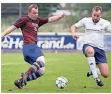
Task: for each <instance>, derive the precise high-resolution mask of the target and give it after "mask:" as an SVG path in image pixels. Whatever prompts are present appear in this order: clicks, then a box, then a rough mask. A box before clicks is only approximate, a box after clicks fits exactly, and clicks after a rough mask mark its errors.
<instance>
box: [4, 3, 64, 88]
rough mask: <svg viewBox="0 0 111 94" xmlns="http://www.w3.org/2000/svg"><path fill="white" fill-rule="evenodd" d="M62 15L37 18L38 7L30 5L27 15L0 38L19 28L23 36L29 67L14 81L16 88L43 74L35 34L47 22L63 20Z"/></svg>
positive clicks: (43, 65) (41, 56)
mask: <svg viewBox="0 0 111 94" xmlns="http://www.w3.org/2000/svg"><path fill="white" fill-rule="evenodd" d="M64 16H65V15H64V13H63V14H61V15H59V16H52V17H49V18H39V17H38V6H37V5H36V4H32V5H30V6H29V7H28V15H27V16H23V17H21V18H20V19H19V20H17V21H16V22H15V23H14V24H13V25H12V26H10V27H9V28H8V29H7V30H5V31H4V32H3V33H2V38H3V37H4V36H5V35H7V34H9V33H11V32H12V31H14V30H15V29H16V28H20V29H21V31H22V34H23V41H24V45H23V55H24V60H25V61H26V62H28V63H29V64H30V65H31V66H30V68H29V69H28V70H27V71H26V72H25V73H22V74H21V78H20V79H18V80H15V82H14V84H15V86H16V87H18V88H19V89H21V88H22V87H23V86H24V85H26V84H27V82H28V81H32V80H35V79H37V78H38V77H41V76H42V75H43V74H44V68H45V60H44V55H43V53H42V51H41V49H40V48H39V47H38V46H37V32H38V28H39V27H40V26H42V25H44V24H46V23H48V22H55V21H58V20H60V19H61V18H63V17H64Z"/></svg>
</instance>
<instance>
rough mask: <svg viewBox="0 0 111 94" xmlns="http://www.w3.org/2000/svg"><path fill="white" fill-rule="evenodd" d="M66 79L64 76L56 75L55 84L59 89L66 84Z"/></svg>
mask: <svg viewBox="0 0 111 94" xmlns="http://www.w3.org/2000/svg"><path fill="white" fill-rule="evenodd" d="M67 83H68V80H67V79H66V78H65V77H62V76H61V77H58V78H57V79H56V86H57V87H58V88H60V89H63V88H65V87H66V86H67Z"/></svg>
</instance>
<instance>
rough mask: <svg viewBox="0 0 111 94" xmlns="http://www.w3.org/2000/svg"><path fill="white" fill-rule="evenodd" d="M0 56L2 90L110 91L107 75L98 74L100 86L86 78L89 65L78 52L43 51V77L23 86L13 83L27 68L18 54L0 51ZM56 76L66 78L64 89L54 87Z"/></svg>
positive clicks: (9, 91) (38, 91)
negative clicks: (100, 81) (0, 54)
mask: <svg viewBox="0 0 111 94" xmlns="http://www.w3.org/2000/svg"><path fill="white" fill-rule="evenodd" d="M1 59H2V63H1V75H2V76H1V92H2V93H84V92H85V93H111V74H110V75H109V78H107V79H104V78H103V77H101V76H100V78H101V79H102V81H103V82H104V86H103V87H98V86H97V85H96V83H95V82H94V80H93V78H92V77H89V78H87V77H86V73H87V72H88V71H89V66H88V64H87V59H86V58H85V56H83V54H82V53H81V52H73V53H65V52H63V53H45V59H46V69H45V74H44V76H43V77H41V78H40V79H37V80H34V81H31V82H29V83H28V85H27V86H25V87H24V88H23V89H18V88H16V87H15V86H14V81H15V80H16V79H18V78H19V77H20V73H21V72H25V71H26V70H27V69H28V68H29V64H28V63H26V62H24V60H23V55H22V53H2V56H1ZM107 59H108V65H109V71H111V52H108V53H107ZM59 76H64V77H66V78H67V79H68V85H67V87H66V88H65V89H59V88H57V87H56V86H55V80H56V78H57V77H59Z"/></svg>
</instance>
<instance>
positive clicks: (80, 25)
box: [71, 18, 85, 40]
mask: <svg viewBox="0 0 111 94" xmlns="http://www.w3.org/2000/svg"><path fill="white" fill-rule="evenodd" d="M84 20H85V18H83V19H82V20H80V21H79V22H77V23H76V24H74V25H72V26H71V32H72V37H73V39H75V40H77V39H78V38H79V37H78V36H77V35H76V29H77V28H80V27H83V26H84Z"/></svg>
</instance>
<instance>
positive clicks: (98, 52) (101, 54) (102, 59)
mask: <svg viewBox="0 0 111 94" xmlns="http://www.w3.org/2000/svg"><path fill="white" fill-rule="evenodd" d="M88 46H91V45H89V44H84V45H83V49H82V50H83V53H84V54H85V49H86V47H88ZM91 47H92V48H93V49H94V51H95V54H94V57H95V61H96V63H97V64H98V63H107V59H106V54H105V51H104V50H102V49H99V48H97V47H94V46H91ZM85 56H86V54H85Z"/></svg>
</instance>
